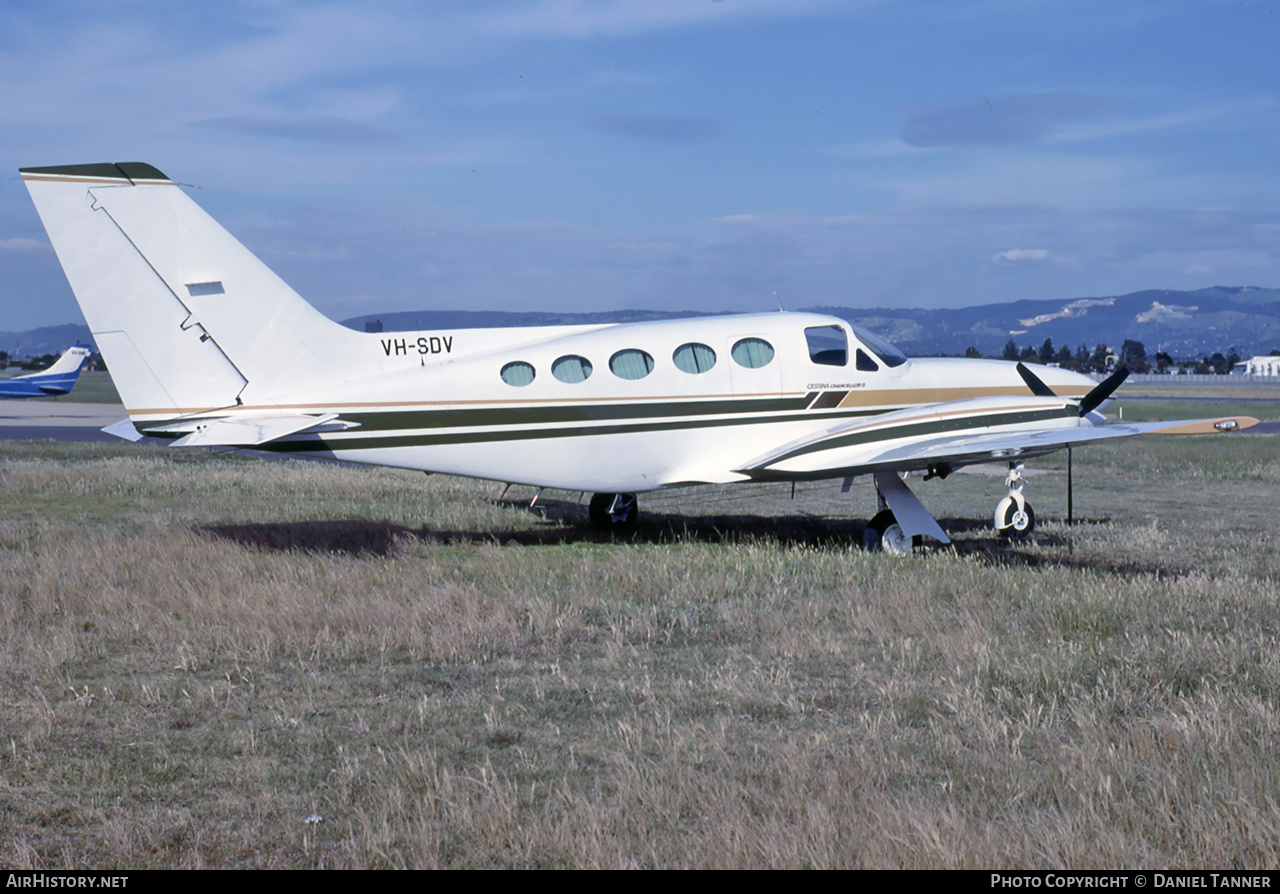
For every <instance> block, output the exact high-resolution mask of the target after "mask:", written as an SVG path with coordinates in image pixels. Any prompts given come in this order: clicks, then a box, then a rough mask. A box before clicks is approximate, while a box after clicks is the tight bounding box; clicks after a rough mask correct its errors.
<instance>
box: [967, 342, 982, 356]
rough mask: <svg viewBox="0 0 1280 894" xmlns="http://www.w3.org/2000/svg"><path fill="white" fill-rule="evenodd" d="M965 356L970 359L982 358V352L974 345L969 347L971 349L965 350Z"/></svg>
mask: <svg viewBox="0 0 1280 894" xmlns="http://www.w3.org/2000/svg"><path fill="white" fill-rule="evenodd" d="M964 356H966V357H970V358H976V357H981V356H982V352H981V351H979V350H978V349H977V348H975V347H974V346H973V345H969V347H967V348H965V349H964Z"/></svg>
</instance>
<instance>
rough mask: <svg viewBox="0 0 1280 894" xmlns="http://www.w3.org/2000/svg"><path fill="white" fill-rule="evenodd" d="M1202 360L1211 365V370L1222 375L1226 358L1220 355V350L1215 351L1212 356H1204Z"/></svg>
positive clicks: (1224, 370)
mask: <svg viewBox="0 0 1280 894" xmlns="http://www.w3.org/2000/svg"><path fill="white" fill-rule="evenodd" d="M1204 362H1205V363H1206V364H1208V365H1209V366H1211V367H1213V371H1214V373H1216V374H1217V375H1222V374H1223V373H1224V372H1226V371H1227V358H1226V357H1223V356H1222V352H1221V351H1217V352H1215V353H1214V355H1213V356H1212V357H1207V358H1205V361H1204Z"/></svg>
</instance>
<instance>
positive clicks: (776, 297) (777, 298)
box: [773, 292, 787, 314]
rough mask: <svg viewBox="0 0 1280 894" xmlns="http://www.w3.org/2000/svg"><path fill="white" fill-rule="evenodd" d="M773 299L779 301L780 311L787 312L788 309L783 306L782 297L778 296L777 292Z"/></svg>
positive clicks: (781, 312)
mask: <svg viewBox="0 0 1280 894" xmlns="http://www.w3.org/2000/svg"><path fill="white" fill-rule="evenodd" d="M773 300H774V301H776V302H778V313H780V314H784V313H786V312H787V311H786V309H785V308H784V307H783V306H782V299H781V298H779V297H778V293H777V292H774V293H773Z"/></svg>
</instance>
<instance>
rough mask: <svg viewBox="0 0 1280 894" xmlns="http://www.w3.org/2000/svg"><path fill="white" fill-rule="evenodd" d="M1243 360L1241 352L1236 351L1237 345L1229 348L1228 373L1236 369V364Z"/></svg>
mask: <svg viewBox="0 0 1280 894" xmlns="http://www.w3.org/2000/svg"><path fill="white" fill-rule="evenodd" d="M1240 360H1241V357H1240V352H1239V351H1237V350H1236V348H1235V345H1232V346H1231V347H1229V348H1227V372H1231V370H1233V369H1235V368H1236V364H1237V363H1239V362H1240Z"/></svg>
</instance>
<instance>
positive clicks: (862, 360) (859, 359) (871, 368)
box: [853, 348, 880, 373]
mask: <svg viewBox="0 0 1280 894" xmlns="http://www.w3.org/2000/svg"><path fill="white" fill-rule="evenodd" d="M853 356H854V360H853V365H854V368H855V369H857V370H859V371H860V372H868V373H873V372H875V371H876V370H878V369H879V368H880V364H878V363H876V362H875V361H874V360H872V359H871V358H870V357H868V356H867V352H866V351H864V350H862V348H858V350H857V351H855V352H854V355H853Z"/></svg>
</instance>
